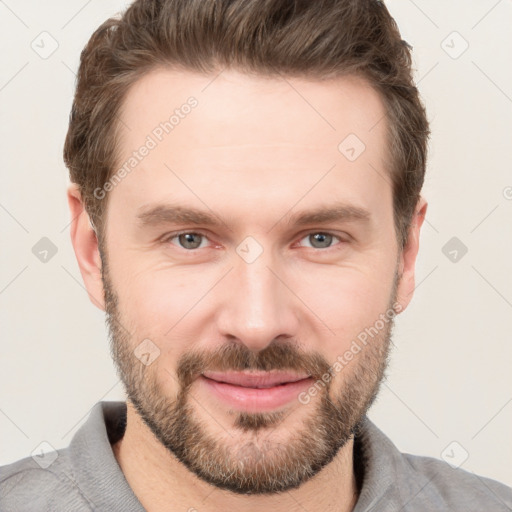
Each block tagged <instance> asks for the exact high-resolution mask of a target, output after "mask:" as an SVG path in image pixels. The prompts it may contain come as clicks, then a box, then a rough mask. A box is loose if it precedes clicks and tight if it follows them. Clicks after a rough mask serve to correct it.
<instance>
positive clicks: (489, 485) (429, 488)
mask: <svg viewBox="0 0 512 512" xmlns="http://www.w3.org/2000/svg"><path fill="white" fill-rule="evenodd" d="M402 455H403V460H404V462H405V463H406V464H407V465H408V466H409V467H410V470H411V476H412V475H413V474H414V475H415V476H416V479H418V480H421V482H422V489H421V490H420V492H419V493H418V495H417V499H418V500H419V502H421V501H422V500H424V501H425V502H427V501H430V502H431V503H436V504H438V505H439V506H441V507H443V508H445V509H447V510H460V511H472V510H475V511H476V510H496V511H498V510H503V511H506V510H512V488H511V487H508V486H506V485H505V484H502V483H500V482H498V481H496V480H493V479H491V478H487V477H483V476H480V475H477V474H475V473H472V472H470V471H466V470H465V469H462V468H460V467H459V468H457V467H452V466H451V465H450V464H448V463H447V462H445V461H443V460H440V459H436V458H433V457H425V456H420V455H411V454H409V453H403V454H402Z"/></svg>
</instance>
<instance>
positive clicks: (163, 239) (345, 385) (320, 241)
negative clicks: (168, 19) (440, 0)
mask: <svg viewBox="0 0 512 512" xmlns="http://www.w3.org/2000/svg"><path fill="white" fill-rule="evenodd" d="M189 97H194V98H195V100H196V103H195V106H193V107H192V108H182V106H183V105H185V104H186V103H187V99H188V98H189ZM176 109H178V110H179V112H178V114H177V117H175V118H174V121H173V123H174V126H173V127H172V129H169V125H167V126H165V125H160V123H165V122H166V121H168V120H169V118H170V116H171V115H172V114H173V113H175V112H174V111H175V110H176ZM383 117H384V107H383V105H382V103H381V101H380V99H379V97H378V95H377V93H376V92H375V91H374V90H373V89H371V88H370V87H369V86H368V85H366V84H365V83H364V82H363V81H361V80H358V79H356V78H340V79H337V80H332V81H328V82H310V81H304V80H297V79H286V80H284V79H274V80H268V79H263V78H256V77H249V76H247V75H242V74H239V73H235V72H232V71H225V72H223V73H221V74H220V75H219V76H218V77H217V78H215V80H213V76H210V77H205V76H200V75H195V74H189V73H182V72H172V71H168V70H165V71H163V70H161V71H154V72H151V73H150V74H148V75H146V76H145V77H143V78H142V79H141V80H140V81H139V82H137V83H136V84H135V86H134V87H133V88H132V89H131V90H130V92H129V94H128V96H127V98H126V101H125V104H124V108H123V111H122V113H121V121H122V122H121V127H122V131H121V146H120V152H121V156H120V162H119V164H120V165H119V167H121V166H122V165H123V164H124V163H125V162H127V161H128V160H129V158H130V157H131V156H133V152H134V151H136V152H137V155H138V157H139V158H140V162H138V163H137V165H136V166H134V167H133V168H132V169H130V172H129V173H127V175H126V176H125V177H124V178H123V179H121V180H120V181H119V183H116V184H115V187H114V189H113V190H112V191H111V192H110V194H109V197H108V201H109V204H108V212H107V218H106V242H105V247H104V250H105V252H104V254H103V261H104V263H106V264H107V267H106V268H104V269H103V281H104V286H105V291H106V296H105V307H106V310H107V313H109V325H110V330H111V336H112V342H113V350H114V358H115V361H116V364H117V366H118V369H119V372H120V375H121V377H122V379H123V382H124V384H125V386H126V389H127V393H128V398H129V400H130V401H131V402H132V403H133V404H134V406H135V408H136V409H137V411H138V413H139V414H140V416H141V417H142V418H143V420H144V421H145V423H146V425H148V427H149V428H150V429H151V431H152V432H153V433H154V434H155V435H156V436H157V438H158V439H159V440H160V442H161V443H162V444H163V445H164V446H165V447H166V448H168V449H169V450H170V452H172V453H173V454H174V455H175V456H176V457H177V458H178V460H180V461H181V462H182V463H184V464H185V465H186V466H187V467H188V468H189V469H190V470H191V471H193V472H194V473H195V474H196V475H198V476H199V477H201V478H202V479H204V480H206V481H208V482H210V483H211V484H213V485H216V486H218V487H222V488H226V489H230V490H232V491H234V492H239V493H246V494H249V493H270V492H278V491H284V490H286V489H290V488H293V487H297V486H299V485H301V484H302V483H303V482H305V481H306V480H308V479H309V478H311V477H312V476H314V475H315V474H317V473H318V472H319V471H320V470H321V469H322V468H323V467H324V466H325V465H326V464H327V463H329V462H330V461H331V460H332V459H333V458H334V456H335V455H336V453H337V452H338V450H339V449H340V448H341V447H342V446H343V445H344V444H345V443H347V441H349V440H350V438H351V436H352V434H353V431H354V429H355V428H356V426H357V424H358V422H359V421H360V420H361V418H362V416H363V415H364V413H365V411H366V410H367V408H368V407H369V405H370V404H371V402H372V400H373V399H374V397H375V395H376V393H377V390H378V386H379V383H380V381H381V379H382V377H383V374H384V370H385V367H386V358H387V355H388V349H389V342H390V335H391V330H392V308H393V306H394V303H395V299H396V298H397V294H396V292H397V287H398V286H399V279H398V269H397V261H398V247H397V243H396V236H395V231H394V224H393V206H392V191H391V185H390V180H389V177H388V170H387V169H386V168H385V165H384V159H385V158H386V156H387V152H386V151H387V147H386V143H385V132H384V130H385V121H384V120H383ZM176 119H179V120H178V121H176ZM379 121H381V122H379ZM162 126H165V128H167V131H168V133H166V131H165V129H164V128H163V127H162ZM158 127H160V129H158ZM148 136H149V139H148ZM347 137H348V138H347ZM150 140H152V141H153V142H150ZM340 143H341V146H340ZM362 144H364V146H363V145H362ZM143 145H146V147H148V148H149V149H148V151H144V150H142V151H141V150H140V148H141V146H143ZM339 146H340V147H339ZM142 153H144V155H145V156H143V155H142V158H141V154H142ZM132 164H133V161H132ZM127 168H128V167H126V169H127ZM177 207H179V208H182V209H195V210H200V211H201V212H204V213H205V214H207V215H208V216H210V217H212V218H213V219H214V220H216V221H217V223H216V224H210V223H208V222H207V221H206V219H205V218H203V219H199V220H198V222H199V223H197V224H196V223H195V222H194V220H193V219H192V217H191V216H190V215H187V214H185V215H183V216H182V217H180V218H178V217H177V216H176V215H174V214H173V212H172V211H171V208H177ZM336 207H337V208H338V213H340V215H339V216H338V218H332V219H330V220H326V219H322V218H320V216H317V217H316V218H310V219H308V220H307V222H305V223H298V222H297V221H298V219H299V217H300V215H301V214H302V213H304V212H306V211H308V212H310V211H313V210H318V209H322V208H324V209H330V208H336ZM395 307H396V304H395ZM399 308H400V306H399ZM383 318H385V320H383ZM364 333H366V337H365V334H364ZM148 340H150V341H148ZM354 342H356V345H354ZM141 343H142V345H141ZM356 346H357V347H358V348H355V347H356ZM349 353H351V354H352V356H353V357H350V354H349ZM347 354H348V355H347ZM336 361H338V365H335V363H336ZM221 373H222V375H221ZM247 375H249V377H251V376H253V377H254V376H256V377H258V378H259V377H263V380H261V379H260V380H257V379H256V380H250V381H247V380H245V381H243V382H241V383H242V384H243V385H237V384H234V383H233V379H236V378H240V377H242V378H243V377H246V378H247ZM273 376H274V377H276V379H275V380H277V381H278V382H274V381H271V380H267V381H265V380H264V378H265V377H266V378H268V377H273ZM327 377H328V378H327ZM293 380H295V381H296V382H295V383H291V381H293ZM221 381H224V384H222V383H221ZM226 382H231V384H229V383H227V384H226ZM238 384H240V381H238ZM262 386H263V388H265V389H261V387H262ZM257 387H259V388H260V389H259V391H257V390H256V388H257Z"/></svg>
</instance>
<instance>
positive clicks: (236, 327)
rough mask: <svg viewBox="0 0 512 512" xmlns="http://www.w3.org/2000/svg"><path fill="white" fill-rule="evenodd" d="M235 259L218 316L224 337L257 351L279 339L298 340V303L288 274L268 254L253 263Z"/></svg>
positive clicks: (225, 285) (225, 284) (219, 326)
mask: <svg viewBox="0 0 512 512" xmlns="http://www.w3.org/2000/svg"><path fill="white" fill-rule="evenodd" d="M235 256H236V258H235V260H234V268H233V270H232V271H231V272H229V274H228V275H227V276H226V277H227V279H226V282H225V283H224V291H225V293H224V295H223V301H222V306H221V310H220V312H219V314H218V316H217V321H218V328H219V330H220V334H221V336H223V337H225V338H230V339H233V338H235V340H236V341H238V342H239V343H243V344H244V345H245V346H246V347H247V348H248V349H249V350H251V351H254V352H257V351H260V350H263V349H264V348H265V347H267V346H268V345H269V344H270V343H271V342H272V341H273V340H274V339H276V338H290V337H293V338H295V337H297V335H298V332H297V329H298V326H299V321H298V318H299V316H298V311H297V309H296V308H297V304H298V301H297V299H296V297H295V296H294V294H293V292H292V291H291V290H290V285H289V283H287V281H290V279H289V278H287V275H285V273H283V272H282V271H280V270H279V266H277V265H276V264H274V263H273V261H272V258H271V257H270V256H267V254H266V253H265V252H263V254H261V255H260V256H259V257H258V258H257V259H256V261H253V262H251V263H248V262H246V261H244V260H243V259H242V258H238V256H237V255H235Z"/></svg>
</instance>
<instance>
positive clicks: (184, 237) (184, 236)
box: [173, 233, 204, 249]
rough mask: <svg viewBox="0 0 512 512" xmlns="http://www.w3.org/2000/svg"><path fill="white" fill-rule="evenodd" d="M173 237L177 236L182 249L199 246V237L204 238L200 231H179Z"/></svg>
mask: <svg viewBox="0 0 512 512" xmlns="http://www.w3.org/2000/svg"><path fill="white" fill-rule="evenodd" d="M173 238H177V239H178V240H179V243H180V245H181V247H183V248H184V249H197V248H198V247H200V245H201V239H202V238H204V235H201V234H200V233H181V234H180V235H176V236H175V237H173Z"/></svg>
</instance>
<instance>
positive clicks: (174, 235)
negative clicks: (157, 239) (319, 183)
mask: <svg viewBox="0 0 512 512" xmlns="http://www.w3.org/2000/svg"><path fill="white" fill-rule="evenodd" d="M186 234H190V235H200V236H202V237H204V238H206V239H207V240H209V238H208V236H207V235H206V234H204V233H202V232H201V231H177V232H176V233H170V234H168V235H165V236H164V237H163V239H162V242H163V243H171V240H173V239H174V238H177V237H179V236H180V235H186ZM316 234H322V235H329V236H332V237H333V238H337V239H338V240H339V243H338V244H335V245H332V246H331V247H326V248H324V249H319V248H316V247H306V249H313V250H316V251H321V252H328V251H330V250H334V249H335V248H336V247H337V246H338V245H340V244H342V243H347V240H344V239H343V238H341V237H340V236H338V235H335V234H334V233H331V232H329V231H318V230H316V231H309V232H308V233H305V234H304V235H303V236H302V237H301V238H300V240H303V239H304V238H306V237H308V236H310V235H316ZM172 245H175V244H172ZM175 246H176V247H178V248H179V249H183V250H184V251H186V252H190V253H193V252H196V251H198V250H199V249H200V248H196V249H185V248H184V247H180V246H178V245H175Z"/></svg>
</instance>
